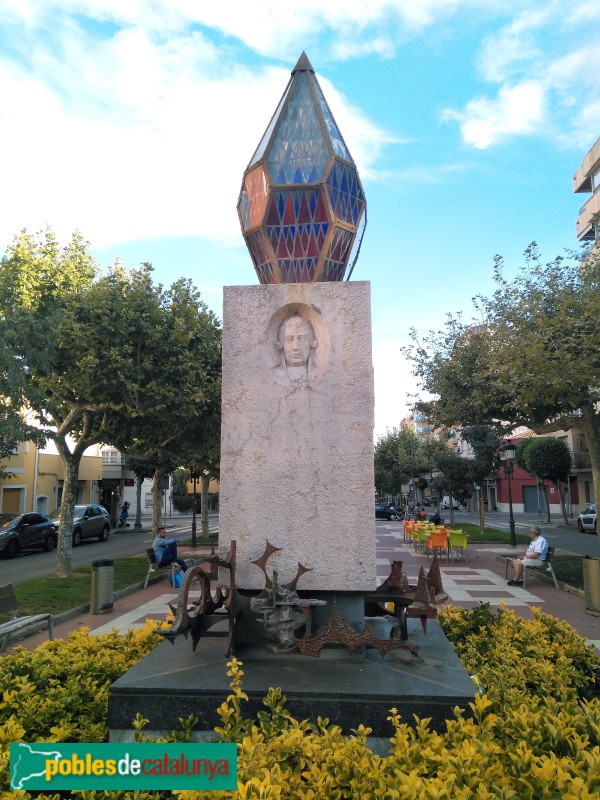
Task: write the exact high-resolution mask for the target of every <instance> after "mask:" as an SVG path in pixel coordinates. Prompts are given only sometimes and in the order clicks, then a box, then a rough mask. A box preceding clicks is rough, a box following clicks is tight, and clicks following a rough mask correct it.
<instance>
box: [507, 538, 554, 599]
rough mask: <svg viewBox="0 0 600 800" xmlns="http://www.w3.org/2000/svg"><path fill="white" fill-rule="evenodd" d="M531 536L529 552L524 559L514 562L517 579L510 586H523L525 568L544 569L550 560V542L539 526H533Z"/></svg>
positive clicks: (510, 582)
mask: <svg viewBox="0 0 600 800" xmlns="http://www.w3.org/2000/svg"><path fill="white" fill-rule="evenodd" d="M529 535H530V536H531V544H530V545H529V547H528V548H527V552H526V553H525V555H524V556H523V558H515V560H514V561H513V568H514V570H515V577H514V579H513V580H512V581H508V585H509V586H522V585H523V581H522V580H521V578H522V577H523V567H535V568H539V567H543V566H544V564H545V563H546V559H547V558H548V542H547V541H546V540H545V539H544V537H543V536H542V531H541V529H540V528H539V527H538V526H537V525H532V526H531V528H530V530H529Z"/></svg>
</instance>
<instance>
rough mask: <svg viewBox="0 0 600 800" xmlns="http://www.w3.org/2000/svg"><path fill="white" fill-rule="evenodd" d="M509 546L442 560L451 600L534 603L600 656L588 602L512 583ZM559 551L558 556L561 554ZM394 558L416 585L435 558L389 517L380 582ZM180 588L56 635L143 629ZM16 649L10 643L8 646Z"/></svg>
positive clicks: (139, 593) (381, 537) (71, 623)
mask: <svg viewBox="0 0 600 800" xmlns="http://www.w3.org/2000/svg"><path fill="white" fill-rule="evenodd" d="M209 552H210V548H209V547H202V548H197V549H196V551H191V550H190V549H189V548H187V547H183V548H181V550H180V553H181V555H182V556H183V557H184V558H188V557H199V556H200V557H201V556H202V555H203V554H208V553H209ZM510 552H511V548H510V546H508V545H499V544H473V545H470V546H469V548H468V555H469V562H468V563H465V562H464V561H450V562H447V561H446V560H445V559H444V558H443V559H442V560H441V561H440V567H441V574H442V581H443V585H444V591H445V592H447V594H448V604H449V605H458V606H462V607H464V608H475V607H476V606H477V605H478V604H479V603H491V605H492V606H493V607H496V608H497V607H498V605H499V604H500V602H501V601H503V602H504V603H505V605H506V606H508V607H510V608H511V609H513V610H514V611H515V613H517V614H519V615H520V616H522V617H523V618H526V619H530V618H531V617H532V612H531V608H532V607H538V608H541V609H542V610H543V611H544V612H545V613H547V614H551V615H552V616H555V617H557V618H559V619H563V620H565V621H566V622H568V623H569V624H570V625H571V626H572V627H573V628H574V629H575V630H576V631H577V632H578V633H579V634H580V636H582V637H583V638H585V639H586V640H587V641H589V642H590V644H592V645H593V646H594V647H595V648H596V651H597V653H598V655H599V656H600V617H596V616H592V615H589V614H586V613H585V602H584V598H583V596H581V594H580V593H573V592H567V591H562V590H557V589H556V588H555V587H554V584H553V583H552V581H551V580H547V579H546V578H545V577H543V576H533V577H532V578H531V581H530V582H529V585H528V588H527V590H525V589H523V588H522V587H517V586H507V584H506V579H505V577H504V561H503V560H502V559H501V558H500V557H501V556H502V555H503V554H510ZM560 552H561V551H560V550H557V555H559V554H560ZM392 561H402V562H403V564H404V571H405V572H406V573H407V575H408V578H409V582H410V583H411V584H416V582H417V578H418V575H419V569H420V567H421V566H423V567H424V568H425V570H428V569H429V566H430V564H431V560H430V559H428V558H427V556H426V555H425V554H424V553H420V552H417V551H415V550H414V548H413V547H412V545H410V544H408V543H405V542H404V536H403V533H402V523H401V522H390V523H387V524H385V525H383V526H380V528H379V531H378V534H377V579H378V583H381V582H382V581H383V580H384V579H385V578H387V576H388V575H389V573H390V565H391V562H392ZM177 597H178V593H177V591H176V590H174V589H172V587H171V586H170V585H169V583H168V582H167V580H166V577H165V578H163V579H161V580H158V581H157V582H155V583H151V584H150V585H149V586H148V588H147V589H137V590H136V591H134V592H132V593H131V594H127V595H125V596H121V597H119V598H117V599H115V601H114V606H113V609H112V611H110V612H109V613H107V614H101V615H94V614H90V613H89V611H81V612H80V613H77V614H75V615H74V616H72V617H71V618H69V619H65V620H64V621H61V620H60V618H59V619H58V620H57V622H56V624H55V627H54V632H55V637H56V638H66V637H67V636H68V634H69V633H70V632H71V631H74V630H79V629H81V628H82V627H88V628H90V630H91V632H92V633H93V634H100V633H105V632H109V631H111V630H113V629H117V630H118V631H120V632H122V633H124V632H125V631H127V630H128V629H130V628H139V627H141V626H142V625H144V623H145V621H146V619H157V620H163V619H165V618H166V616H167V614H168V613H169V603H173V602H176V601H177ZM47 639H48V633H47V631H42V632H40V633H38V634H35V635H34V636H31V637H29V638H28V639H25V640H23V641H22V642H20V643H19V644H21V645H22V646H23V647H25V648H27V649H33V648H34V647H37V646H38V645H39V644H41V643H42V642H44V641H46V640H47ZM10 649H12V648H9V650H10Z"/></svg>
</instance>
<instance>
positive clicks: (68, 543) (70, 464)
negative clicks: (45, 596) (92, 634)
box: [56, 442, 81, 578]
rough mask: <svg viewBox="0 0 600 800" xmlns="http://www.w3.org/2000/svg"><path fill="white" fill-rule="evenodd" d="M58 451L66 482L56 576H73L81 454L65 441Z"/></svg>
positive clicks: (61, 506) (57, 546) (61, 502)
mask: <svg viewBox="0 0 600 800" xmlns="http://www.w3.org/2000/svg"><path fill="white" fill-rule="evenodd" d="M57 448H58V451H59V453H60V455H61V457H62V460H63V462H64V465H65V482H64V485H63V493H62V500H61V501H60V523H59V529H58V543H57V545H56V577H57V578H70V577H71V556H72V552H73V509H74V507H75V503H76V502H77V479H78V478H79V464H80V462H81V455H80V454H79V453H75V454H73V453H71V452H70V451H69V449H68V447H67V446H66V444H65V443H64V442H62V443H61V442H57Z"/></svg>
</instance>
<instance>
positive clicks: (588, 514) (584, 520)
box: [577, 503, 596, 533]
mask: <svg viewBox="0 0 600 800" xmlns="http://www.w3.org/2000/svg"><path fill="white" fill-rule="evenodd" d="M577 527H578V528H579V530H580V531H587V532H588V533H596V504H595V503H592V504H591V505H590V506H588V507H587V508H586V510H585V511H582V512H581V514H580V515H579V516H578V517H577Z"/></svg>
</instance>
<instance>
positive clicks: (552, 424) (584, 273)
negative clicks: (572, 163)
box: [408, 243, 600, 486]
mask: <svg viewBox="0 0 600 800" xmlns="http://www.w3.org/2000/svg"><path fill="white" fill-rule="evenodd" d="M599 258H600V256H599V255H598V253H597V252H596V253H595V254H594V255H592V256H591V257H590V259H589V260H588V262H587V263H586V265H585V268H582V265H581V262H580V260H579V258H578V257H573V258H571V259H565V258H562V257H558V258H556V259H554V260H553V261H551V262H549V263H543V261H542V259H541V257H540V254H539V252H538V250H537V246H536V244H535V243H533V244H531V245H530V246H529V247H528V248H527V250H526V251H525V264H524V266H523V267H522V268H521V269H520V271H519V273H518V274H517V276H516V277H515V279H514V280H512V281H509V280H507V279H506V278H505V277H504V271H505V268H504V263H503V260H502V258H500V257H499V256H497V257H496V258H495V264H494V280H495V284H496V290H495V292H494V293H493V295H492V296H490V297H481V296H480V297H478V298H477V299H476V301H477V306H478V311H479V317H480V318H481V319H482V320H485V323H484V324H483V325H475V326H468V325H465V324H464V323H463V322H462V321H461V319H460V318H449V320H448V322H447V325H446V329H445V330H444V331H442V332H440V333H432V334H431V335H430V336H429V337H428V338H427V339H425V340H422V341H421V340H419V339H418V338H417V336H416V334H415V333H414V332H413V335H412V336H413V346H412V347H411V348H409V349H408V356H409V357H410V358H411V359H412V361H413V364H414V367H413V371H414V373H415V374H416V375H417V377H419V378H420V379H421V385H422V388H423V389H424V390H425V391H427V392H428V393H429V394H431V395H433V397H434V399H433V400H432V401H431V402H430V403H428V404H427V406H428V411H427V413H428V414H429V415H430V416H431V418H432V419H433V420H434V422H436V423H442V424H447V425H452V424H457V423H458V424H461V425H472V424H482V423H484V424H489V425H493V426H495V427H496V428H497V429H498V430H499V431H501V430H510V429H512V428H514V427H515V426H516V425H520V424H523V425H527V426H528V427H530V428H533V429H534V430H536V431H537V432H538V433H540V432H549V431H551V430H559V429H561V428H563V429H568V428H570V427H572V426H573V425H574V424H577V426H578V427H579V428H581V430H582V431H583V433H584V435H585V437H586V441H587V444H588V449H589V452H590V458H591V463H592V473H593V479H594V483H595V485H597V486H598V485H600V403H599V400H600V383H599V381H598V376H599V375H600V325H598V320H599V319H600V283H599V281H598V276H599V274H600V271H599V269H598V263H599Z"/></svg>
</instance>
